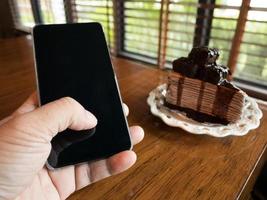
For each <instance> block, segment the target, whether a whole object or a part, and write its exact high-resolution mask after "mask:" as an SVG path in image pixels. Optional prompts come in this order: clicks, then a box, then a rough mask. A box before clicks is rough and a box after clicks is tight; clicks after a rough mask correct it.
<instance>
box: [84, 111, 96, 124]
mask: <svg viewBox="0 0 267 200" xmlns="http://www.w3.org/2000/svg"><path fill="white" fill-rule="evenodd" d="M86 115H87V118H88V119H89V120H90V122H91V123H94V124H97V119H96V117H95V116H94V115H93V114H92V113H91V112H89V111H87V110H86Z"/></svg>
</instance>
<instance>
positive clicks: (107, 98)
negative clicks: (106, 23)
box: [33, 23, 131, 168]
mask: <svg viewBox="0 0 267 200" xmlns="http://www.w3.org/2000/svg"><path fill="white" fill-rule="evenodd" d="M33 39H34V50H35V60H36V72H37V79H38V89H39V96H40V104H41V105H43V104H46V103H48V102H51V101H53V100H56V99H59V98H61V97H66V96H69V97H72V98H74V99H75V100H76V101H78V102H79V103H80V104H81V105H82V106H84V107H85V109H87V110H89V111H90V112H92V113H93V114H94V115H95V116H96V118H97V120H98V124H97V126H96V128H95V133H94V134H93V135H92V136H91V137H89V138H86V139H82V140H78V142H77V140H74V139H75V138H76V139H77V138H78V137H80V136H81V134H82V135H84V134H86V133H84V131H83V132H81V133H79V132H77V131H72V130H69V129H67V130H66V131H63V132H62V133H59V134H57V135H56V136H55V137H54V138H53V140H52V150H51V153H50V156H49V158H48V164H49V165H50V166H52V167H53V168H57V167H62V166H66V165H72V164H76V163H80V162H86V161H91V160H96V159H100V158H105V157H108V156H111V155H113V154H115V153H118V152H120V151H123V150H129V149H130V148H131V141H130V136H129V131H128V125H127V121H126V119H125V116H124V113H123V110H122V104H121V98H120V95H119V91H118V88H117V83H116V78H115V75H114V72H113V68H112V64H111V60H110V56H109V52H108V49H107V45H106V41H105V36H104V33H103V30H102V27H101V25H100V24H98V23H80V24H61V25H38V26H36V27H34V29H33ZM89 133H90V130H89V131H88V134H89ZM73 141H76V142H73Z"/></svg>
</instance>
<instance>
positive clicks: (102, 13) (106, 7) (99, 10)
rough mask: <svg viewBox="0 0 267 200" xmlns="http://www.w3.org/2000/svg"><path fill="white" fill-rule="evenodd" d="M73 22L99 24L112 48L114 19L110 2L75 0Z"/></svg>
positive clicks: (105, 0) (110, 0) (104, 0)
mask: <svg viewBox="0 0 267 200" xmlns="http://www.w3.org/2000/svg"><path fill="white" fill-rule="evenodd" d="M72 13H73V16H74V22H99V23H101V25H102V26H103V29H104V32H105V35H106V39H107V43H108V45H109V47H110V48H111V50H113V47H114V18H113V2H112V0H75V1H74V3H73V5H72Z"/></svg>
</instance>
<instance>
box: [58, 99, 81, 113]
mask: <svg viewBox="0 0 267 200" xmlns="http://www.w3.org/2000/svg"><path fill="white" fill-rule="evenodd" d="M59 101H60V102H61V103H62V104H63V105H64V106H65V107H67V108H70V109H72V110H73V109H74V110H82V108H83V107H82V106H81V104H79V103H78V102H77V101H76V100H75V99H73V98H71V97H63V98H61V99H60V100H59Z"/></svg>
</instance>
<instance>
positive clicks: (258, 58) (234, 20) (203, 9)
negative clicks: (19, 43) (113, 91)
mask: <svg viewBox="0 0 267 200" xmlns="http://www.w3.org/2000/svg"><path fill="white" fill-rule="evenodd" d="M10 1H11V2H12V5H13V8H14V9H13V10H14V13H15V14H14V18H15V21H16V24H17V25H18V24H19V26H17V27H22V26H25V27H32V26H33V25H34V24H35V23H65V22H95V21H96V22H99V23H101V24H102V26H103V29H104V32H105V35H106V39H107V42H108V45H109V47H110V49H111V52H113V53H114V55H119V56H126V57H128V58H134V59H138V60H140V61H145V62H149V63H152V64H155V65H157V66H159V67H160V68H169V67H171V62H172V60H174V59H175V58H177V57H181V56H187V54H188V52H189V51H190V49H191V48H192V47H193V46H195V45H208V46H211V47H217V48H219V49H220V50H221V56H220V59H219V61H218V62H220V63H222V64H224V65H227V66H229V67H230V68H231V70H232V71H233V72H234V74H233V77H234V79H235V80H237V81H241V82H242V81H243V82H244V81H245V82H246V84H250V85H254V86H259V87H262V88H267V87H266V86H267V51H266V50H267V2H265V1H262V0H250V1H249V0H237V1H232V0H10Z"/></svg>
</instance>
